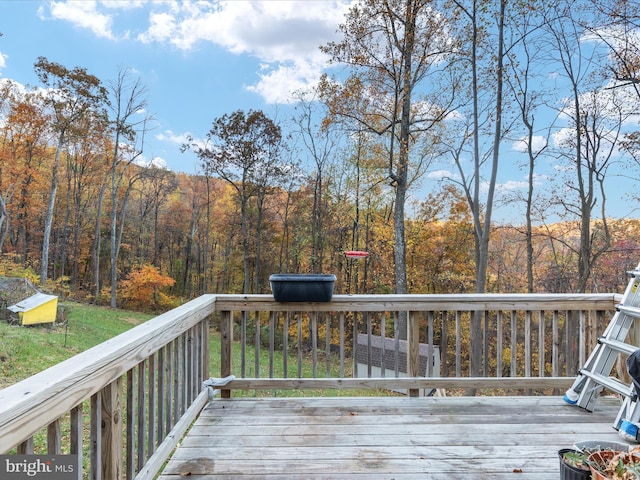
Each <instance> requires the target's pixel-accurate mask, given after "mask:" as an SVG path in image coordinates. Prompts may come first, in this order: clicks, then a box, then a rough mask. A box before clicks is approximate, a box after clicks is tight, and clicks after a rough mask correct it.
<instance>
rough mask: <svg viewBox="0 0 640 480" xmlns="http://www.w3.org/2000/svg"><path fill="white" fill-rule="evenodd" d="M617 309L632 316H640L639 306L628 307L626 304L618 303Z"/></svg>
mask: <svg viewBox="0 0 640 480" xmlns="http://www.w3.org/2000/svg"><path fill="white" fill-rule="evenodd" d="M616 309H617V310H618V311H619V312H622V313H626V314H627V315H629V316H630V317H634V318H640V308H638V307H628V306H626V305H618V306H617V307H616Z"/></svg>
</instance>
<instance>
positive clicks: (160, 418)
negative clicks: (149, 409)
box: [156, 348, 169, 441]
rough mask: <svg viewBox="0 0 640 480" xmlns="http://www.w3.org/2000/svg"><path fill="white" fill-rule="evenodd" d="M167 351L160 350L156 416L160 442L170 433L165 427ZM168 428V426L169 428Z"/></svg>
mask: <svg viewBox="0 0 640 480" xmlns="http://www.w3.org/2000/svg"><path fill="white" fill-rule="evenodd" d="M164 356H165V349H164V348H161V349H160V350H158V374H157V375H158V389H157V398H158V410H157V415H156V430H157V432H158V440H159V441H161V439H163V438H164V437H165V435H166V434H167V433H168V432H169V430H168V428H167V430H165V426H164V416H165V415H164V409H165V396H166V391H167V389H166V387H165V383H164V382H165V379H166V374H165V367H164V365H165V362H166V360H165V357H164ZM167 427H168V426H167Z"/></svg>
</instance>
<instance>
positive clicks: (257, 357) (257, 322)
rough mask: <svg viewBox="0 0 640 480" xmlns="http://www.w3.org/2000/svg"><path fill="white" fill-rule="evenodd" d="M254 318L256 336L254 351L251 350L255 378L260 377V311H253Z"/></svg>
mask: <svg viewBox="0 0 640 480" xmlns="http://www.w3.org/2000/svg"><path fill="white" fill-rule="evenodd" d="M253 318H254V319H255V325H256V336H255V343H254V352H253V355H254V357H253V361H254V363H253V367H254V370H255V372H256V373H255V374H254V375H253V376H254V377H256V378H260V347H261V345H260V334H261V332H260V313H259V312H254V317H253Z"/></svg>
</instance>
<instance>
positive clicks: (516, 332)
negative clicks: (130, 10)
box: [0, 294, 619, 480]
mask: <svg viewBox="0 0 640 480" xmlns="http://www.w3.org/2000/svg"><path fill="white" fill-rule="evenodd" d="M618 300H619V297H618V296H616V295H612V294H602V295H380V296H370V295H353V296H347V295H336V296H334V297H333V300H332V301H331V302H328V303H317V304H294V303H276V302H274V300H273V297H272V296H270V295H249V296H245V295H217V296H214V295H204V296H202V297H199V298H198V299H196V300H193V301H191V302H189V303H187V304H185V305H183V306H181V307H179V308H177V309H175V310H172V311H170V312H167V313H165V314H163V315H161V316H159V317H156V318H154V319H152V320H150V321H148V322H146V323H144V324H142V325H140V326H138V327H135V328H133V329H132V330H130V331H128V332H126V333H124V334H122V335H119V336H118V337H115V338H114V339H112V340H109V341H107V342H105V343H103V344H101V345H99V346H97V347H94V348H92V349H90V350H88V351H86V352H84V353H81V354H79V355H77V356H76V357H73V358H72V359H70V360H68V361H65V362H63V363H61V364H58V365H56V366H54V367H52V368H50V369H48V370H46V371H44V372H42V373H39V374H37V375H35V376H33V377H31V378H29V379H27V380H24V381H22V382H20V383H18V384H16V385H13V386H10V387H7V388H5V389H4V390H0V453H3V454H28V453H33V452H35V453H41V454H72V455H77V458H78V469H77V473H78V478H79V479H81V478H91V479H105V480H112V479H121V478H127V479H132V478H139V479H142V478H153V477H154V475H155V474H156V473H157V472H158V471H159V470H160V469H161V468H162V464H163V463H164V461H165V460H166V459H167V458H168V457H169V455H170V454H171V451H172V450H173V448H174V447H175V445H176V444H177V442H178V441H179V440H180V438H181V437H182V435H183V434H184V432H185V431H186V430H187V429H188V427H189V425H190V423H191V422H192V420H193V419H194V418H195V417H196V416H197V415H198V414H199V412H200V411H201V409H202V408H203V407H204V406H205V405H206V404H207V402H208V401H209V398H210V395H211V393H212V388H205V387H203V380H205V379H208V378H209V364H210V358H209V356H210V351H209V341H210V340H209V329H210V325H211V328H212V329H214V330H216V331H219V333H220V338H221V344H220V346H221V352H220V356H219V358H213V359H211V364H212V365H213V370H214V375H215V376H216V377H218V375H219V379H218V381H217V382H210V384H212V385H213V386H215V385H218V386H219V388H221V389H222V391H221V392H222V395H223V396H230V395H231V392H232V391H233V390H236V389H244V390H253V389H256V390H261V389H274V390H277V389H302V388H322V389H336V388H360V389H365V388H367V389H368V388H375V389H394V390H397V389H402V390H408V392H409V394H411V395H416V394H418V393H419V391H420V390H422V389H430V388H445V389H469V388H474V389H475V388H494V389H501V388H504V389H513V388H516V389H525V390H527V389H542V390H544V389H561V388H566V387H567V386H569V385H570V384H571V382H572V379H573V377H574V376H575V374H576V371H577V368H578V367H579V366H580V365H581V364H582V363H584V361H585V359H586V356H587V355H588V353H589V352H590V350H591V348H592V346H593V345H594V344H595V341H596V337H597V336H598V335H599V334H600V333H601V332H602V330H604V326H605V324H606V322H608V320H609V318H610V316H611V314H612V313H613V311H614V308H615V302H616V301H618ZM474 312H476V314H478V315H481V317H477V318H478V319H479V321H480V325H482V332H483V334H482V337H483V338H482V343H483V349H482V350H483V352H484V353H483V358H482V366H481V369H480V372H481V376H479V377H477V376H476V377H473V378H471V377H470V376H469V375H470V373H469V372H470V371H471V370H470V359H469V353H468V352H469V335H470V333H469V322H470V319H471V316H472V315H473V314H474ZM405 319H406V322H405ZM405 324H406V330H404V329H403V331H401V326H402V325H405ZM405 338H406V340H405ZM216 341H217V340H216ZM425 359H431V360H430V361H427V360H425ZM421 361H422V362H423V364H422V365H421ZM358 367H363V368H361V369H360V373H359V374H358V375H359V376H358V377H355V376H354V375H355V373H354V372H355V371H356V370H357V369H358ZM218 372H219V373H218ZM436 374H438V375H439V378H430V377H433V376H434V375H436ZM403 375H406V376H404V377H402V376H403ZM63 438H64V439H68V440H65V441H64V442H63ZM41 445H43V446H41Z"/></svg>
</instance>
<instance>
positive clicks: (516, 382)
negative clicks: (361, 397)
mask: <svg viewBox="0 0 640 480" xmlns="http://www.w3.org/2000/svg"><path fill="white" fill-rule="evenodd" d="M574 380H575V377H460V378H456V377H449V378H442V377H437V378H421V377H398V378H389V377H380V378H236V379H234V380H231V381H230V382H229V383H228V384H227V385H226V386H225V388H229V389H238V390H254V389H255V390H272V389H273V390H279V389H280V390H301V389H314V388H315V389H346V388H352V389H373V390H376V389H384V390H395V389H400V390H404V389H416V390H417V389H430V388H437V389H461V388H463V389H467V388H478V389H483V388H484V389H486V388H489V389H495V388H505V389H521V390H524V389H546V388H562V389H567V388H569V387H570V386H571V385H572V383H573V381H574Z"/></svg>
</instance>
